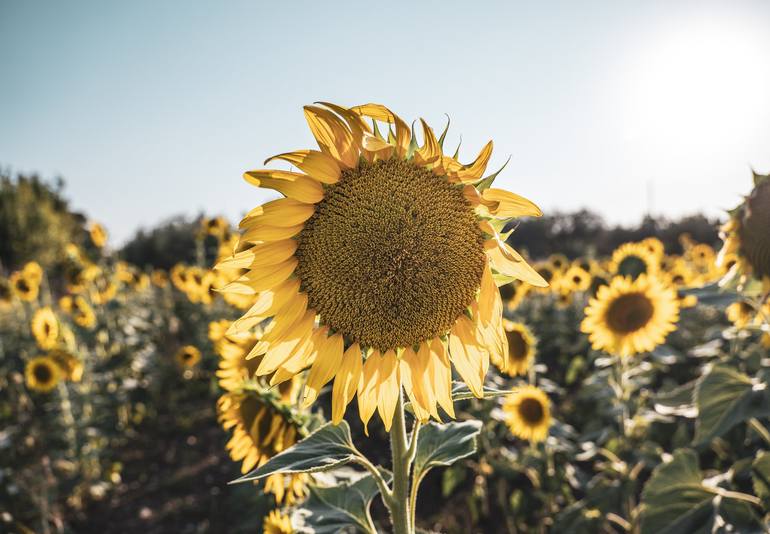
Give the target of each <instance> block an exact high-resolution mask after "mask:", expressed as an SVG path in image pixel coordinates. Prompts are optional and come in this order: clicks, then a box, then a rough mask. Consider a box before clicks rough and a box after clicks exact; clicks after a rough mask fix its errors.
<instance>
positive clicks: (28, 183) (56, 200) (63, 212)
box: [0, 170, 85, 270]
mask: <svg viewBox="0 0 770 534" xmlns="http://www.w3.org/2000/svg"><path fill="white" fill-rule="evenodd" d="M63 190H64V181H63V180H62V179H61V178H58V179H56V180H55V181H54V182H53V183H49V182H46V181H44V180H42V179H41V178H40V177H38V176H37V175H34V174H33V175H30V176H25V175H17V176H16V177H11V175H10V173H9V172H7V171H2V170H0V268H2V269H5V270H12V269H16V268H18V267H20V266H21V265H23V264H24V263H25V262H27V261H31V260H35V261H37V262H38V263H40V264H41V265H42V266H43V267H44V268H50V267H52V266H54V265H56V264H57V263H59V262H60V261H61V259H62V258H63V257H64V247H65V246H66V245H67V243H70V242H79V241H81V240H82V239H83V236H84V235H85V234H84V232H85V230H84V224H85V218H84V217H83V215H81V214H79V213H75V212H73V211H72V210H71V209H70V206H69V203H68V201H67V200H66V199H65V198H64V197H63V194H62V193H63Z"/></svg>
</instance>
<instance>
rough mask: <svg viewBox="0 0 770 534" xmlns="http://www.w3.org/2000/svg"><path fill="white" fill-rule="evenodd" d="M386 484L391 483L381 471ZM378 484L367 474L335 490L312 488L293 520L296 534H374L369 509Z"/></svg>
mask: <svg viewBox="0 0 770 534" xmlns="http://www.w3.org/2000/svg"><path fill="white" fill-rule="evenodd" d="M380 472H381V473H382V476H383V478H384V479H385V482H386V483H390V480H391V478H392V477H391V474H390V472H388V471H387V470H385V469H380ZM379 492H380V491H379V488H378V487H377V483H376V482H375V481H374V478H372V475H371V474H370V473H366V474H364V475H362V476H361V477H360V478H358V479H356V480H354V481H351V482H348V481H345V482H339V483H338V484H337V485H335V486H331V487H321V486H311V487H310V495H309V496H308V498H307V500H306V501H305V503H304V504H303V505H302V508H301V509H299V510H297V512H296V513H295V517H296V518H297V522H298V523H299V526H298V528H297V531H298V532H308V533H309V532H314V533H316V534H334V533H337V532H343V533H344V532H351V533H352V532H366V533H371V534H375V533H376V530H375V529H374V525H373V524H372V519H371V515H370V513H369V507H370V505H371V504H372V500H373V499H374V497H375V496H376V495H377V494H378V493H379Z"/></svg>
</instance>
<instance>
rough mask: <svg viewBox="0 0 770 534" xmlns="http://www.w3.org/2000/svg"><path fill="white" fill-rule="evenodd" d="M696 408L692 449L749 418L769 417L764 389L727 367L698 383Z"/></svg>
mask: <svg viewBox="0 0 770 534" xmlns="http://www.w3.org/2000/svg"><path fill="white" fill-rule="evenodd" d="M695 404H696V406H697V408H698V418H697V419H696V424H695V438H694V440H693V443H694V444H695V445H702V444H704V443H707V442H709V441H710V440H712V439H714V438H715V437H718V436H721V435H723V434H725V433H726V432H728V431H729V430H730V429H731V428H733V427H734V426H735V425H737V424H739V423H742V422H743V421H746V420H748V419H751V418H752V417H767V416H768V415H770V395H768V394H767V388H766V385H765V384H764V383H755V382H753V381H752V380H751V379H750V378H749V377H748V376H746V375H744V374H743V373H740V372H738V371H736V370H734V369H731V368H730V367H726V366H715V367H714V368H713V369H712V370H711V371H710V372H709V373H707V374H705V375H704V376H702V377H701V378H700V379H699V380H698V383H697V386H696V388H695Z"/></svg>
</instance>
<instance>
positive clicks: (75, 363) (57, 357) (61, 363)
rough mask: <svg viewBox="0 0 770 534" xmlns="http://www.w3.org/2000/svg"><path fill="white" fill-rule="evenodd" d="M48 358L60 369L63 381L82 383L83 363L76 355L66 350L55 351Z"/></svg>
mask: <svg viewBox="0 0 770 534" xmlns="http://www.w3.org/2000/svg"><path fill="white" fill-rule="evenodd" d="M48 357H49V358H50V359H51V360H53V361H54V362H55V363H56V365H57V366H58V367H59V370H60V371H61V378H62V379H64V380H71V381H72V382H80V380H81V379H82V378H83V362H82V361H80V359H79V358H77V357H76V356H75V355H74V354H72V353H70V352H68V351H66V350H62V349H54V350H52V351H50V352H49V353H48Z"/></svg>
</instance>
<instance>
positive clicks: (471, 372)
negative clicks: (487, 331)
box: [449, 315, 489, 398]
mask: <svg viewBox="0 0 770 534" xmlns="http://www.w3.org/2000/svg"><path fill="white" fill-rule="evenodd" d="M484 354H485V351H484V350H483V349H482V348H481V347H480V344H479V342H478V340H477V339H476V336H475V327H474V325H473V323H472V322H471V320H470V319H468V318H467V317H466V316H464V315H461V316H460V317H459V318H458V319H457V321H456V322H455V324H454V326H453V327H452V330H451V333H450V335H449V358H450V359H451V360H452V363H453V364H454V366H455V369H457V372H458V373H459V374H460V376H461V377H462V378H463V380H464V381H465V383H466V384H468V388H469V389H470V390H471V393H473V394H474V395H475V396H476V397H479V398H481V397H483V396H484V375H485V372H484V362H483V358H484ZM488 358H489V355H488V354H487V359H488Z"/></svg>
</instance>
